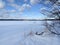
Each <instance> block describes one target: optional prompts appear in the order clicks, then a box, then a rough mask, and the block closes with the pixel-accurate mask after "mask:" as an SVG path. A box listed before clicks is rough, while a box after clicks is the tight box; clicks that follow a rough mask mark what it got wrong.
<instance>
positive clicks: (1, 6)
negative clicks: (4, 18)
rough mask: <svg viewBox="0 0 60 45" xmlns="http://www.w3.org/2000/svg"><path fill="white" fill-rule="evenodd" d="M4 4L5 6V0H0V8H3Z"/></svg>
mask: <svg viewBox="0 0 60 45" xmlns="http://www.w3.org/2000/svg"><path fill="white" fill-rule="evenodd" d="M4 6H5V2H3V1H2V0H1V1H0V9H1V8H4Z"/></svg>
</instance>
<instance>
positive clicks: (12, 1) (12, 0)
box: [7, 0, 15, 3]
mask: <svg viewBox="0 0 60 45" xmlns="http://www.w3.org/2000/svg"><path fill="white" fill-rule="evenodd" d="M7 1H8V2H10V3H14V1H15V0H7Z"/></svg>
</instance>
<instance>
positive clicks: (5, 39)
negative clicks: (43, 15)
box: [0, 21, 60, 45]
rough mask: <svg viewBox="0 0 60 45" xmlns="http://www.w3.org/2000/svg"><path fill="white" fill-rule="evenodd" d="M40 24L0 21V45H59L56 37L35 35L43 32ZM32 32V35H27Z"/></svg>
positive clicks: (59, 42) (59, 40)
mask: <svg viewBox="0 0 60 45" xmlns="http://www.w3.org/2000/svg"><path fill="white" fill-rule="evenodd" d="M41 24H42V22H39V21H37V22H34V21H0V45H60V37H59V36H57V35H52V34H51V35H42V36H41V35H35V34H34V33H35V32H36V31H38V32H43V31H44V27H43V26H42V25H41ZM30 32H33V35H28V34H29V33H30Z"/></svg>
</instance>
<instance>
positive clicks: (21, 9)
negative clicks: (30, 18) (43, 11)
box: [19, 4, 31, 12]
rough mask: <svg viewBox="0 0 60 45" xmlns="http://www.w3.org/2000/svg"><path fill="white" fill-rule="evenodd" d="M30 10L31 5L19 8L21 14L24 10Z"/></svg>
mask: <svg viewBox="0 0 60 45" xmlns="http://www.w3.org/2000/svg"><path fill="white" fill-rule="evenodd" d="M30 8H31V5H29V4H23V5H22V6H21V7H20V9H19V10H20V11H21V12H23V11H24V10H25V9H30Z"/></svg>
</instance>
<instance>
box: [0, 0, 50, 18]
mask: <svg viewBox="0 0 60 45" xmlns="http://www.w3.org/2000/svg"><path fill="white" fill-rule="evenodd" d="M40 2H41V3H40ZM42 2H43V0H42V1H41V0H0V10H2V11H0V12H2V13H0V15H8V16H9V17H12V18H13V17H14V18H46V16H44V15H43V14H41V13H40V9H43V8H48V7H49V6H48V5H43V4H42ZM45 6H46V7H45Z"/></svg>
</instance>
